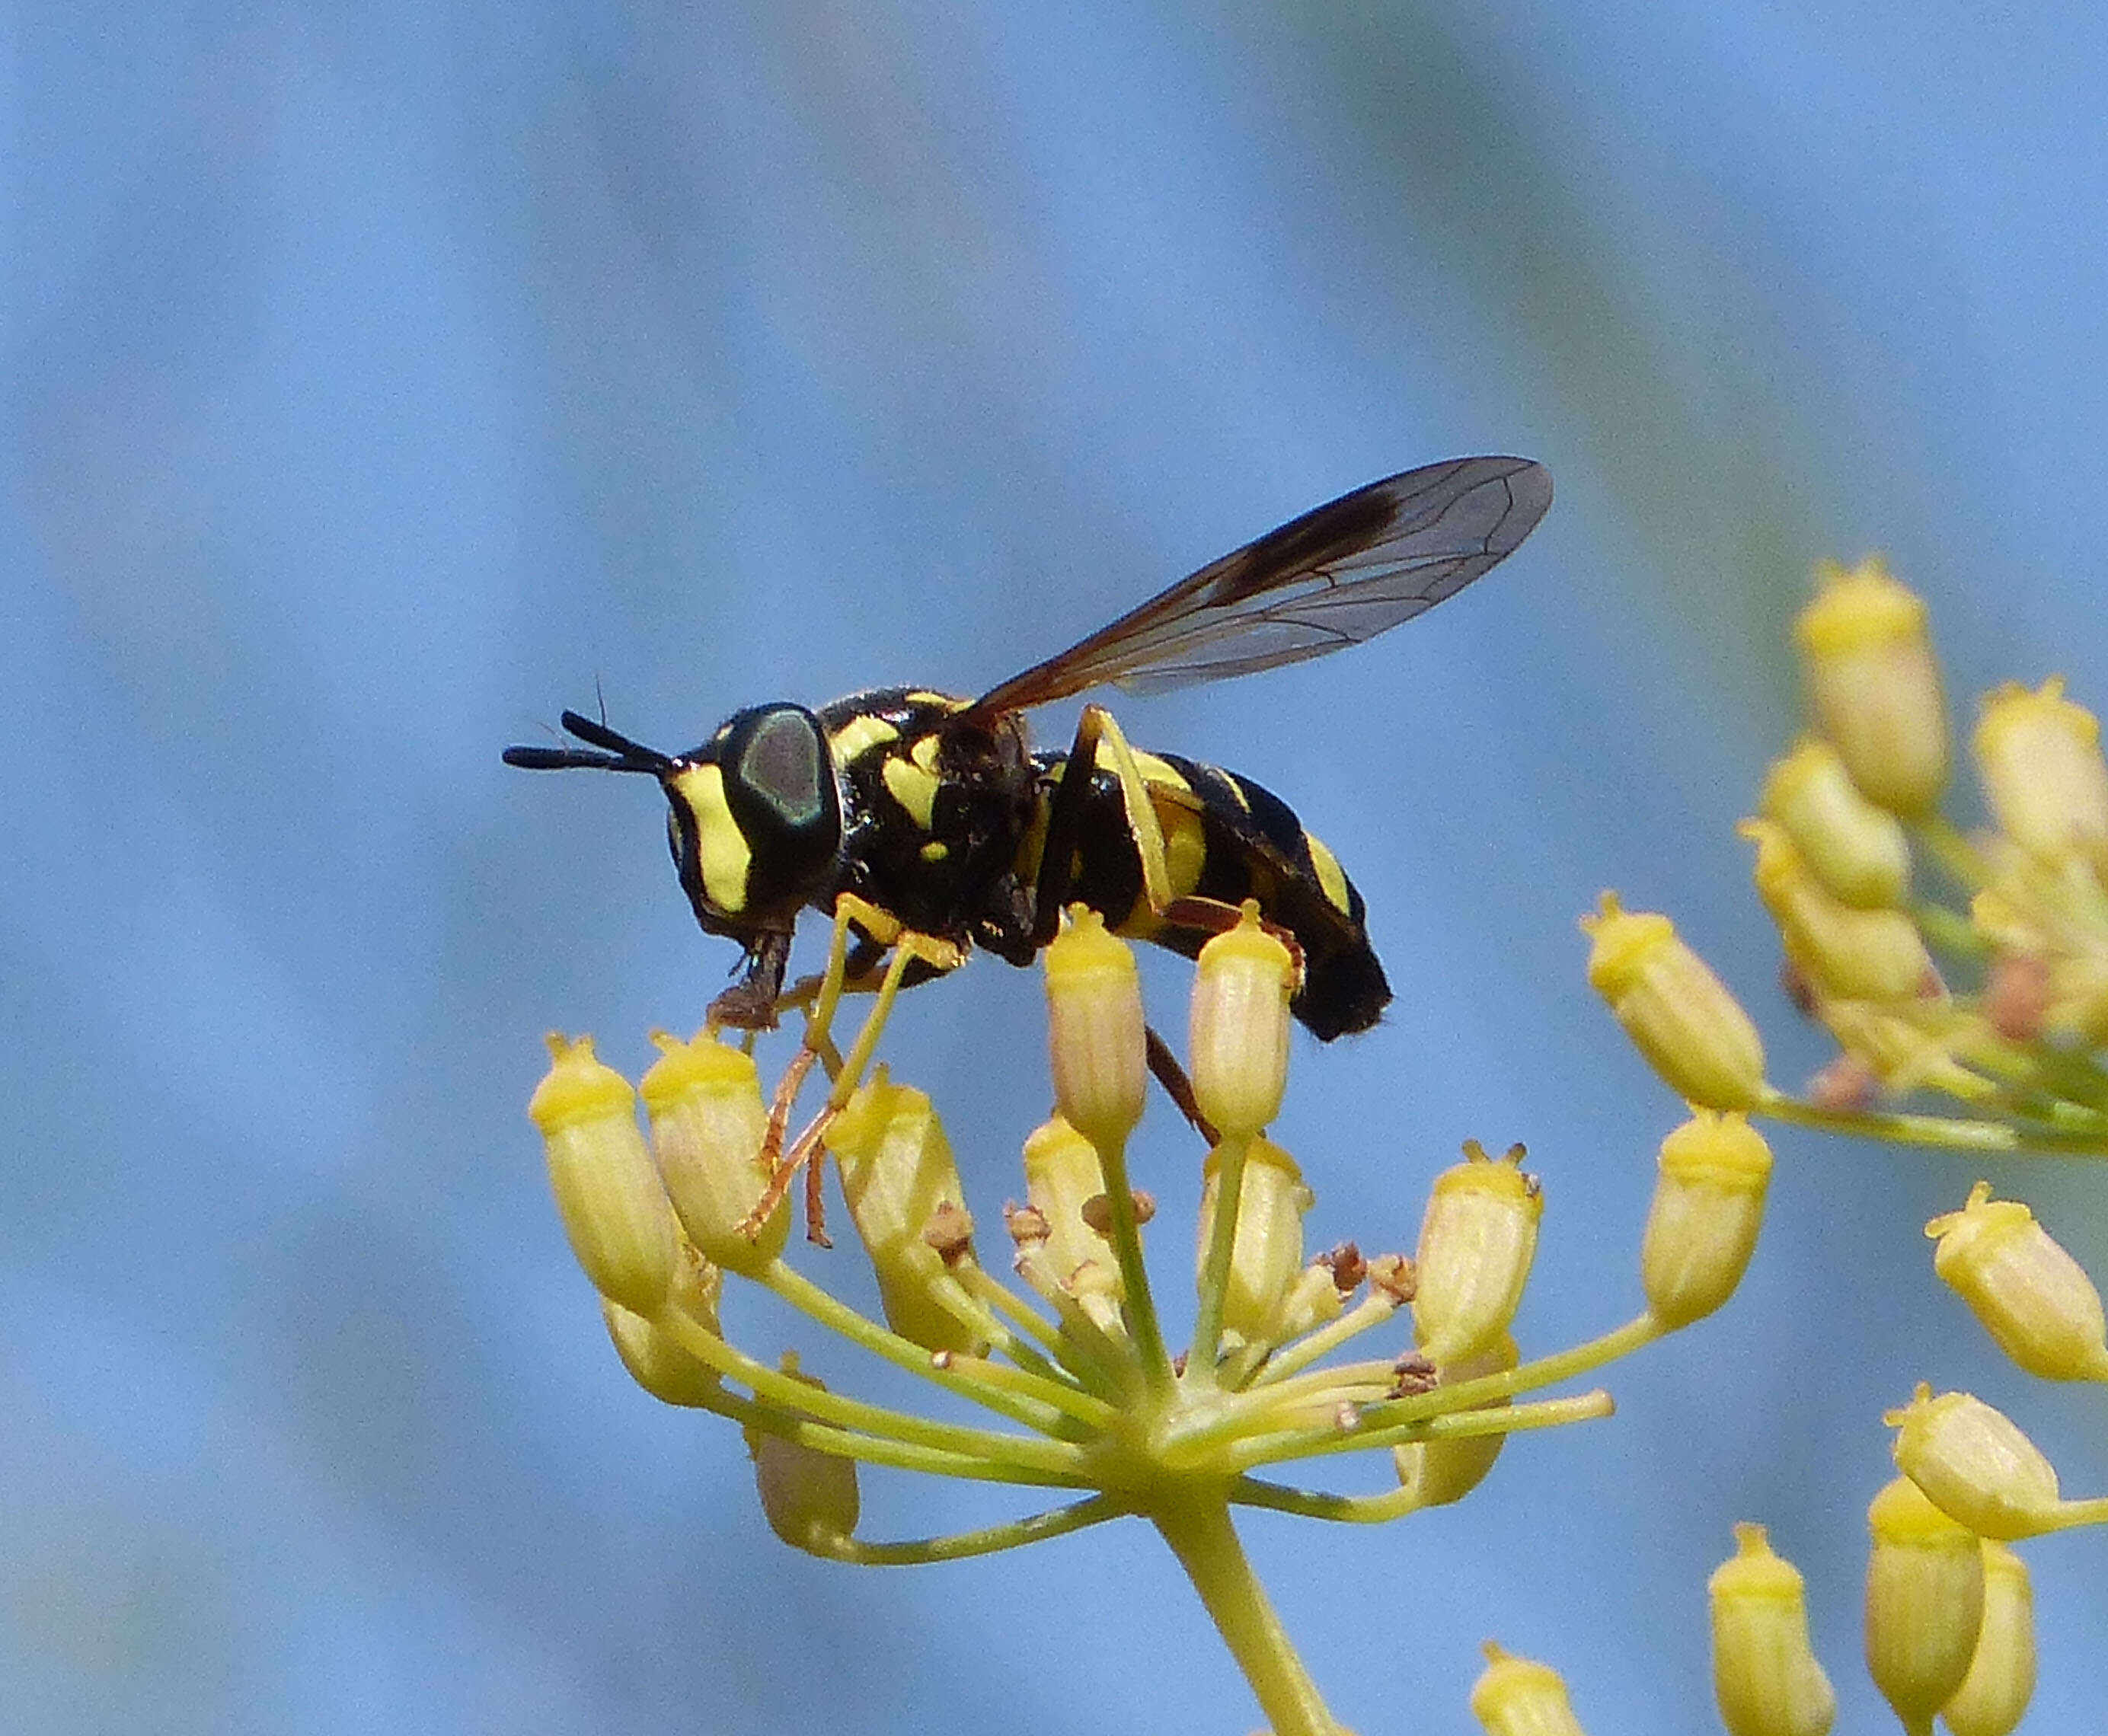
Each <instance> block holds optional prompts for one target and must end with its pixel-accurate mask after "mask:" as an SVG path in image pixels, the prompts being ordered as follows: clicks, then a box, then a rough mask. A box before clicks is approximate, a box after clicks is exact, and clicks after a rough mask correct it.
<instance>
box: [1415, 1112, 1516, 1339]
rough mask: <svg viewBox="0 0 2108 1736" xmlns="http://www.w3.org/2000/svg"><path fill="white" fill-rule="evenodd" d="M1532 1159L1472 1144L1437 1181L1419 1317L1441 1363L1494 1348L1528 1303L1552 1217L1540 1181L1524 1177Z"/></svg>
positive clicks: (1425, 1235) (1426, 1224) (1421, 1267)
mask: <svg viewBox="0 0 2108 1736" xmlns="http://www.w3.org/2000/svg"><path fill="white" fill-rule="evenodd" d="M1524 1157H1525V1152H1524V1150H1523V1148H1522V1147H1521V1146H1520V1145H1511V1146H1510V1147H1509V1148H1508V1151H1507V1155H1506V1156H1505V1157H1503V1158H1489V1157H1488V1156H1487V1155H1486V1153H1485V1149H1484V1147H1483V1146H1482V1145H1480V1144H1479V1142H1478V1141H1477V1140H1466V1142H1465V1145H1464V1161H1463V1162H1462V1163H1457V1164H1453V1165H1452V1166H1451V1167H1449V1168H1448V1169H1446V1170H1444V1172H1442V1173H1441V1174H1440V1175H1439V1176H1436V1177H1435V1186H1434V1188H1433V1190H1431V1191H1430V1194H1429V1195H1428V1199H1427V1212H1426V1216H1425V1217H1423V1218H1422V1219H1421V1225H1420V1247H1419V1250H1418V1252H1417V1254H1416V1255H1415V1257H1414V1264H1415V1266H1417V1268H1418V1271H1419V1274H1420V1288H1419V1290H1418V1292H1417V1293H1416V1294H1415V1296H1414V1298H1413V1301H1412V1316H1413V1324H1414V1329H1415V1333H1416V1335H1417V1338H1418V1339H1419V1342H1420V1344H1421V1347H1422V1348H1423V1349H1424V1350H1426V1352H1427V1354H1428V1355H1429V1356H1431V1357H1433V1358H1434V1360H1435V1361H1436V1362H1437V1363H1439V1364H1447V1363H1450V1362H1454V1361H1457V1360H1460V1359H1462V1358H1463V1357H1466V1356H1471V1355H1473V1354H1475V1352H1477V1351H1480V1350H1483V1349H1484V1348H1486V1347H1488V1346H1489V1345H1491V1344H1492V1343H1493V1342H1494V1341H1495V1340H1497V1339H1498V1338H1499V1337H1500V1336H1501V1334H1502V1333H1504V1332H1506V1331H1507V1329H1508V1323H1509V1322H1510V1321H1511V1320H1513V1319H1514V1318H1515V1311H1516V1307H1517V1306H1518V1305H1520V1302H1521V1301H1522V1292H1523V1286H1524V1285H1525V1284H1526V1283H1528V1282H1529V1268H1530V1263H1531V1262H1532V1261H1533V1260H1534V1259H1535V1258H1536V1257H1537V1225H1538V1219H1539V1218H1541V1217H1543V1215H1544V1195H1543V1192H1542V1191H1541V1190H1539V1188H1538V1185H1537V1178H1536V1177H1535V1176H1528V1175H1525V1174H1524V1173H1523V1168H1522V1160H1523V1158H1524Z"/></svg>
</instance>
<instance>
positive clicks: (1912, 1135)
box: [1757, 1091, 2108, 1158]
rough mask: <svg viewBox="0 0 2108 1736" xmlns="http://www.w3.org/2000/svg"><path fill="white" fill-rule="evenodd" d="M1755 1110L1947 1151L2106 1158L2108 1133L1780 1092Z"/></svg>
mask: <svg viewBox="0 0 2108 1736" xmlns="http://www.w3.org/2000/svg"><path fill="white" fill-rule="evenodd" d="M1757 1113H1759V1114H1763V1115H1768V1116H1770V1117H1771V1118H1772V1119H1773V1120H1774V1121H1782V1122H1791V1123H1792V1124H1793V1125H1794V1126H1795V1127H1813V1128H1816V1129H1817V1130H1818V1131H1821V1132H1823V1133H1845V1134H1851V1135H1853V1136H1856V1137H1858V1138H1860V1139H1869V1140H1889V1141H1890V1143H1891V1144H1894V1145H1930V1146H1935V1147H1937V1148H1939V1149H1943V1150H1947V1151H1978V1152H1998V1153H2002V1154H2004V1155H2007V1156H2008V1157H2016V1158H2101V1157H2108V1134H2101V1133H2051V1132H2047V1131H2038V1130H2037V1129H2034V1128H2025V1129H2024V1128H2020V1127H2011V1126H2008V1125H2007V1123H2005V1122H1995V1121H1965V1120H1961V1119H1958V1118H1954V1117H1952V1116H1945V1115H1896V1114H1890V1113H1885V1112H1882V1111H1879V1110H1872V1109H1817V1108H1816V1107H1815V1105H1814V1104H1811V1103H1803V1102H1801V1101H1800V1100H1799V1099H1797V1098H1793V1097H1789V1096H1787V1095H1786V1094H1785V1093H1784V1092H1783V1091H1777V1092H1773V1093H1772V1094H1771V1095H1768V1096H1767V1097H1766V1098H1765V1099H1764V1100H1763V1101H1762V1102H1761V1103H1759V1104H1758V1105H1757Z"/></svg>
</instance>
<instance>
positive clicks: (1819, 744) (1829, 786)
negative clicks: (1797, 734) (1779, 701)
mask: <svg viewBox="0 0 2108 1736" xmlns="http://www.w3.org/2000/svg"><path fill="white" fill-rule="evenodd" d="M1759 805H1760V807H1762V809H1763V816H1764V817H1765V818H1766V819H1767V820H1770V821H1774V822H1776V823H1777V825H1781V826H1782V827H1784V828H1785V830H1786V834H1787V836H1789V837H1790V838H1791V839H1793V842H1794V846H1795V848H1796V849H1798V850H1799V852H1800V853H1801V856H1802V857H1803V858H1804V859H1805V861H1807V863H1808V868H1809V870H1811V871H1812V872H1813V874H1814V875H1815V877H1816V879H1818V880H1820V881H1821V882H1822V885H1823V887H1824V888H1825V890H1826V891H1827V892H1828V893H1830V895H1831V897H1833V898H1835V899H1836V900H1837V901H1838V902H1840V903H1841V904H1849V905H1850V906H1853V907H1854V909H1857V910H1886V909H1892V908H1894V906H1898V905H1899V904H1901V903H1902V902H1903V898H1904V897H1905V895H1906V894H1907V893H1908V892H1909V890H1910V868H1911V860H1910V843H1909V840H1908V839H1906V838H1905V837H1904V835H1903V826H1902V825H1901V823H1900V822H1899V821H1898V820H1897V819H1896V816H1894V814H1892V813H1890V812H1889V811H1888V810H1887V809H1886V808H1884V807H1876V806H1875V805H1874V804H1873V803H1871V802H1869V801H1868V800H1867V798H1865V797H1864V796H1863V795H1861V794H1859V786H1858V785H1856V784H1854V782H1853V781H1852V775H1851V773H1849V771H1846V770H1845V769H1844V761H1843V760H1842V759H1841V758H1839V757H1838V753H1837V749H1835V748H1834V747H1832V746H1831V744H1829V743H1828V742H1826V741H1824V740H1822V739H1821V738H1819V737H1817V736H1813V735H1811V736H1808V737H1807V738H1805V739H1804V740H1802V741H1801V743H1800V744H1799V745H1798V746H1797V747H1795V749H1794V750H1793V752H1791V753H1789V754H1787V755H1786V757H1785V758H1782V759H1778V760H1774V761H1773V762H1772V768H1771V771H1770V773H1769V775H1768V776H1766V777H1765V779H1764V788H1763V796H1762V798H1760V803H1759Z"/></svg>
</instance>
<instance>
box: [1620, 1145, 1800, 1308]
mask: <svg viewBox="0 0 2108 1736" xmlns="http://www.w3.org/2000/svg"><path fill="white" fill-rule="evenodd" d="M1658 1167H1659V1169H1660V1177H1659V1179H1658V1180H1657V1181H1656V1182H1655V1190H1654V1203H1653V1204H1652V1205H1651V1207H1650V1208H1648V1211H1647V1222H1646V1237H1645V1239H1644V1240H1643V1241H1642V1243H1641V1244H1640V1278H1641V1281H1642V1284H1644V1285H1645V1287H1646V1298H1647V1306H1648V1308H1649V1310H1650V1311H1651V1312H1652V1313H1653V1315H1654V1317H1655V1319H1656V1320H1659V1321H1660V1323H1661V1324H1663V1325H1664V1326H1665V1327H1667V1328H1669V1329H1670V1330H1672V1331H1673V1330H1674V1329H1677V1328H1678V1327H1681V1326H1688V1325H1689V1324H1691V1322H1692V1321H1693V1320H1703V1319H1704V1318H1705V1316H1706V1315H1709V1314H1710V1313H1712V1312H1713V1311H1714V1309H1716V1308H1718V1306H1720V1305H1721V1304H1722V1303H1723V1302H1726V1301H1727V1298H1729V1297H1730V1296H1732V1295H1733V1294H1734V1293H1735V1287H1736V1285H1737V1284H1740V1283H1741V1281H1742V1274H1743V1273H1744V1272H1745V1271H1747V1270H1748V1268H1749V1264H1750V1255H1751V1254H1753V1253H1755V1252H1756V1246H1757V1232H1758V1231H1759V1230H1761V1229H1762V1228H1763V1220H1764V1194H1765V1192H1766V1190H1768V1188H1769V1186H1770V1185H1771V1173H1772V1153H1771V1147H1770V1146H1768V1145H1766V1144H1765V1143H1764V1137H1763V1135H1762V1134H1761V1133H1759V1132H1758V1131H1757V1130H1756V1129H1755V1128H1754V1127H1751V1126H1750V1124H1749V1122H1748V1121H1747V1120H1746V1119H1745V1118H1743V1117H1742V1116H1741V1115H1732V1114H1731V1115H1720V1114H1717V1113H1714V1111H1712V1110H1710V1109H1700V1110H1699V1111H1698V1112H1697V1113H1696V1114H1695V1115H1693V1116H1692V1118H1691V1119H1690V1120H1689V1121H1687V1122H1684V1123H1683V1125H1682V1127H1678V1128H1675V1129H1674V1130H1673V1131H1671V1132H1670V1133H1669V1136H1668V1137H1667V1138H1666V1139H1664V1140H1663V1141H1662V1142H1661V1154H1660V1159H1659V1163H1658Z"/></svg>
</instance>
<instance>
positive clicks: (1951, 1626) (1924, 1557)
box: [1867, 1477, 1984, 1730]
mask: <svg viewBox="0 0 2108 1736" xmlns="http://www.w3.org/2000/svg"><path fill="white" fill-rule="evenodd" d="M1867 1528H1868V1529H1869V1530H1870V1531H1872V1534H1873V1548H1872V1551H1871V1552H1870V1553H1869V1554H1868V1556H1867V1673H1868V1674H1869V1675H1872V1677H1873V1678H1874V1685H1875V1686H1876V1688H1878V1689H1881V1695H1882V1698H1885V1700H1887V1702H1889V1704H1890V1706H1891V1707H1893V1708H1894V1711H1895V1714H1896V1716H1897V1717H1899V1718H1900V1719H1901V1720H1903V1724H1904V1725H1905V1727H1906V1728H1907V1729H1912V1730H1930V1729H1931V1728H1932V1719H1933V1714H1934V1713H1935V1712H1937V1711H1939V1708H1940V1707H1943V1706H1944V1705H1945V1704H1946V1703H1947V1702H1948V1701H1949V1700H1950V1699H1952V1698H1953V1697H1954V1692H1955V1690H1956V1689H1958V1688H1959V1687H1961V1685H1962V1679H1963V1678H1964V1677H1965V1676H1966V1675H1968V1673H1969V1661H1970V1659H1971V1657H1974V1656H1975V1652H1976V1636H1977V1635H1978V1634H1979V1633H1980V1632H1981V1631H1982V1630H1983V1626H1984V1555H1983V1551H1982V1549H1980V1547H1979V1546H1978V1544H1977V1540H1976V1534H1975V1532H1974V1531H1970V1530H1968V1529H1966V1527H1962V1526H1960V1525H1957V1524H1956V1523H1955V1522H1954V1521H1953V1520H1952V1519H1950V1518H1948V1516H1947V1515H1946V1514H1945V1513H1942V1512H1941V1511H1940V1510H1939V1509H1938V1508H1937V1507H1935V1506H1934V1505H1933V1504H1932V1503H1931V1502H1930V1501H1929V1500H1926V1497H1925V1494H1924V1491H1922V1490H1921V1489H1920V1488H1919V1487H1918V1486H1917V1484H1916V1483H1914V1482H1912V1481H1911V1480H1910V1479H1909V1478H1908V1477H1898V1478H1897V1479H1896V1480H1895V1481H1894V1482H1892V1483H1890V1484H1888V1485H1887V1486H1885V1487H1884V1488H1883V1489H1882V1491H1881V1493H1880V1494H1879V1495H1876V1496H1875V1497H1874V1499H1873V1502H1872V1504H1871V1505H1870V1506H1869V1507H1868V1508H1867Z"/></svg>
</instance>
